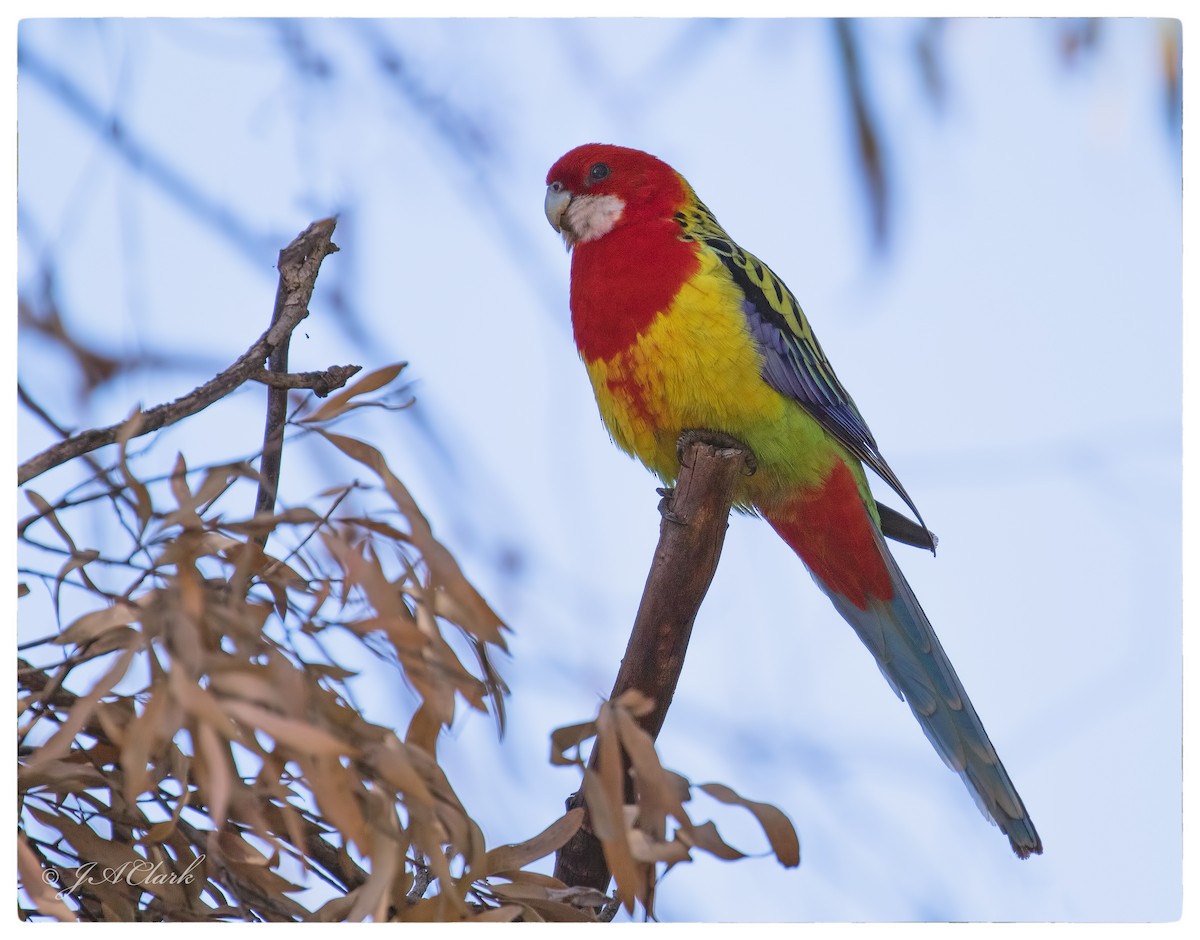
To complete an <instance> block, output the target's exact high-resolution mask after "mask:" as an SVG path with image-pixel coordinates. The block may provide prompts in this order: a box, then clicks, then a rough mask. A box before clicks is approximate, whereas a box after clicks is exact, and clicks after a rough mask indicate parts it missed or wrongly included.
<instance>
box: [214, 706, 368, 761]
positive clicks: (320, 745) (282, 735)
mask: <svg viewBox="0 0 1200 940" xmlns="http://www.w3.org/2000/svg"><path fill="white" fill-rule="evenodd" d="M222 706H223V707H224V709H225V711H226V712H227V713H228V714H229V715H231V716H232V717H233V718H235V719H237V720H238V721H240V722H242V724H244V725H246V726H247V727H249V728H253V729H257V730H260V731H265V732H266V733H267V734H269V735H270V736H271V737H272V738H274V739H275V741H276V742H277V743H279V744H283V745H286V746H287V747H289V748H291V749H292V750H293V751H295V752H297V753H298V754H312V755H327V756H335V757H341V756H346V757H355V756H357V754H358V748H356V747H355V746H354V745H352V744H349V743H347V742H345V741H342V740H341V739H339V738H337V737H335V736H334V735H332V734H330V733H329V732H328V731H326V730H324V729H323V728H318V727H316V726H315V725H310V724H308V723H307V722H303V721H297V720H296V719H294V718H288V717H286V716H284V715H280V714H279V713H277V712H273V711H270V710H269V709H266V708H262V707H260V706H258V705H254V704H252V703H250V702H240V701H236V700H226V701H225V702H223V703H222Z"/></svg>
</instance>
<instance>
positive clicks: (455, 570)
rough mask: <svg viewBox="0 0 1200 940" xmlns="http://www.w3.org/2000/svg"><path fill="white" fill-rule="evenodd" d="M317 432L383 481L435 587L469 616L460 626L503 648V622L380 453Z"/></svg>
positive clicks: (340, 437)
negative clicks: (405, 520) (442, 591)
mask: <svg viewBox="0 0 1200 940" xmlns="http://www.w3.org/2000/svg"><path fill="white" fill-rule="evenodd" d="M316 430H317V433H319V434H320V435H321V436H322V437H324V438H325V439H326V440H328V441H329V442H330V443H331V444H333V445H334V446H335V447H337V448H338V450H340V451H342V453H344V454H346V456H348V457H351V458H352V459H354V460H357V461H358V462H359V463H361V464H363V465H364V466H366V467H369V468H370V469H371V470H372V471H374V472H375V474H376V475H377V476H378V477H379V478H380V480H382V481H383V485H384V488H385V489H386V490H387V492H388V495H389V496H391V498H392V501H393V502H394V503H395V504H396V508H397V509H399V510H400V511H401V512H402V513H403V514H404V516H405V518H406V519H408V524H409V526H411V528H412V532H411V533H410V536H409V537H410V538H411V540H412V543H413V544H414V545H415V546H416V547H417V548H418V549H419V550H420V552H421V557H422V558H423V559H424V561H425V564H426V565H427V566H428V567H429V571H430V574H431V575H432V577H433V581H434V584H435V585H437V586H439V587H441V588H442V589H444V590H445V591H447V592H448V593H449V594H450V595H451V596H452V597H454V598H455V599H456V600H457V601H458V602H459V603H460V604H461V605H462V607H463V608H464V609H465V610H466V611H467V612H468V616H465V617H464V619H463V621H461V622H460V623H459V626H461V627H463V628H464V629H466V630H467V631H468V632H470V633H473V634H474V635H475V636H477V637H479V638H480V639H481V640H484V641H486V642H489V643H494V644H496V645H497V646H500V647H501V648H503V647H504V638H503V636H502V635H501V632H500V631H501V629H502V628H503V623H502V621H501V620H500V618H499V617H498V616H497V615H496V612H495V611H493V610H492V608H491V607H490V606H488V603H487V601H485V600H484V599H483V597H482V596H481V595H480V594H479V592H478V591H476V590H475V588H474V587H473V586H472V585H471V583H470V582H469V581H467V579H466V577H465V576H464V575H463V573H462V570H461V569H460V568H459V567H458V562H456V561H455V560H454V556H453V555H451V554H450V552H449V551H448V550H447V549H446V547H445V546H444V545H442V543H441V542H439V541H438V540H437V539H436V538H434V536H433V530H432V529H431V528H430V525H429V521H428V520H427V519H426V518H425V516H424V514H422V512H421V510H420V509H418V508H417V504H416V501H415V500H414V499H413V498H412V495H411V494H410V493H409V492H408V489H407V487H405V486H404V484H403V483H401V482H400V480H399V479H398V478H397V477H396V475H395V474H394V473H392V471H391V468H390V467H388V464H387V461H386V460H385V459H384V457H383V454H381V453H380V452H379V451H378V450H377V449H376V448H374V447H372V446H371V445H370V444H367V443H365V442H363V441H360V440H357V439H355V438H352V437H345V436H344V435H341V434H334V433H332V432H330V431H325V430H322V429H320V428H317V429H316Z"/></svg>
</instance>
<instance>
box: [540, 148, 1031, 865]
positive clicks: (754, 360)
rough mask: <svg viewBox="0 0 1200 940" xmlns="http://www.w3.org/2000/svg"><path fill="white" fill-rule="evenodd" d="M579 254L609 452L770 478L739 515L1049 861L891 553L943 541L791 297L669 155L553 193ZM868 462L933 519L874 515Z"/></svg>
mask: <svg viewBox="0 0 1200 940" xmlns="http://www.w3.org/2000/svg"><path fill="white" fill-rule="evenodd" d="M546 183H547V190H546V217H547V218H548V219H549V221H550V224H551V225H552V226H554V228H555V229H556V230H557V231H559V232H560V233H561V234H562V236H563V238H564V239H565V240H566V243H567V246H568V248H569V249H570V250H571V252H572V256H571V320H572V325H573V327H574V333H575V341H576V344H577V345H578V347H579V353H580V355H581V357H582V358H583V361H584V364H585V365H586V367H587V372H588V376H589V377H590V379H591V383H592V388H593V390H594V391H595V394H596V401H597V403H598V404H599V406H600V414H601V417H602V418H603V420H604V424H605V426H606V427H607V429H608V432H609V433H610V434H611V435H612V438H613V440H614V441H615V442H616V443H617V445H618V446H620V447H621V448H622V449H624V450H625V451H627V452H628V453H630V454H632V455H634V456H635V457H637V458H638V459H640V460H641V461H642V462H643V463H644V464H645V465H646V466H647V467H648V468H649V469H650V470H651V471H653V472H654V473H655V474H657V475H658V476H659V477H660V478H661V479H662V480H663V481H664V482H665V483H666V484H667V485H671V484H673V483H674V481H675V480H676V478H677V476H678V472H679V465H678V456H677V449H676V448H677V441H678V439H679V437H680V434H681V432H683V431H684V430H688V429H705V430H709V431H714V432H717V433H719V434H724V435H728V436H731V437H733V438H736V439H737V440H739V441H741V442H743V443H744V444H745V445H747V446H748V447H749V448H750V450H751V451H752V452H753V456H754V458H755V460H756V463H757V470H756V472H755V473H753V474H752V475H748V476H744V477H742V479H741V481H740V483H739V484H738V487H739V489H738V490H737V491H736V493H735V500H736V503H737V504H738V505H739V506H740V507H741V508H744V509H747V510H750V511H752V512H755V513H757V514H758V515H760V516H762V517H763V518H764V519H766V520H767V522H768V523H769V524H770V525H771V526H772V527H773V528H774V529H775V531H776V532H777V533H778V534H779V535H780V536H781V537H782V538H783V540H784V541H785V542H786V543H787V544H788V545H789V546H791V548H792V549H793V551H795V552H796V554H797V555H799V556H800V558H801V560H802V561H803V562H804V564H805V565H806V566H807V568H808V570H809V572H810V573H811V574H812V576H813V579H814V580H815V581H816V582H817V584H818V585H819V586H820V587H821V589H822V590H823V591H824V592H825V594H827V595H828V596H829V599H830V600H831V601H833V605H834V607H835V608H837V610H838V612H839V613H840V614H841V615H842V616H843V617H844V618H845V619H846V620H847V621H848V622H849V623H850V625H851V626H852V627H854V629H855V631H856V632H857V633H858V636H859V638H860V639H861V640H862V641H863V643H864V644H866V646H867V648H868V649H869V650H870V651H871V653H872V654H873V655H874V656H875V659H876V661H877V663H878V665H879V668H880V669H881V670H882V672H883V674H884V676H885V677H887V680H888V682H889V683H890V684H891V686H892V688H893V689H894V690H895V691H896V693H897V694H898V695H900V696H901V697H902V698H903V699H905V700H907V702H908V704H909V707H911V709H912V711H913V714H914V715H915V716H916V718H917V721H918V722H920V724H921V727H922V729H924V731H925V734H926V736H927V737H928V738H929V740H930V741H931V742H933V746H934V747H935V748H936V749H937V752H938V753H939V754H940V755H941V756H942V759H943V760H945V762H946V763H947V764H948V765H949V766H950V767H951V768H953V769H954V770H955V771H957V772H958V774H959V775H960V776H961V777H962V779H963V781H964V783H966V785H967V788H968V790H969V791H970V792H971V794H972V796H974V798H975V801H976V803H978V804H979V807H980V808H981V809H982V810H983V811H984V813H985V815H986V816H988V817H989V818H990V819H992V820H993V821H994V822H995V823H996V824H997V825H999V826H1000V828H1001V829H1002V830H1003V831H1004V833H1005V834H1006V835H1007V836H1008V839H1009V842H1010V843H1011V844H1012V848H1013V851H1014V852H1016V854H1017V855H1018V856H1020V857H1021V858H1027V857H1028V856H1029V855H1030V854H1032V853H1040V852H1041V851H1042V843H1041V839H1039V838H1038V834H1037V832H1036V831H1035V830H1034V828H1033V823H1032V821H1031V820H1030V818H1029V814H1028V813H1027V812H1026V811H1025V806H1024V804H1023V803H1022V802H1021V798H1020V796H1019V795H1018V794H1017V791H1016V789H1015V788H1014V787H1013V784H1012V781H1011V780H1009V777H1008V773H1007V772H1006V771H1005V769H1004V766H1003V765H1002V764H1001V763H1000V759H999V758H998V757H997V756H996V751H995V749H994V748H993V747H992V743H991V741H989V740H988V736H987V733H986V732H985V731H984V728H983V724H982V723H981V722H980V720H979V716H978V715H977V714H976V713H975V709H974V707H972V705H971V702H970V700H969V699H968V698H967V693H966V690H965V689H964V688H963V686H962V683H961V682H959V679H958V676H956V675H955V673H954V667H953V666H951V665H950V660H949V659H948V658H947V657H946V653H945V652H944V651H943V649H942V646H941V643H939V642H938V638H937V636H936V635H935V634H934V632H933V628H932V627H931V626H930V624H929V620H928V618H927V617H926V616H925V613H924V612H923V611H922V610H921V605H920V604H919V603H918V602H917V599H916V597H915V596H914V595H913V592H912V589H911V588H910V587H909V586H908V582H907V581H905V579H904V575H903V574H901V573H900V569H899V567H898V566H897V564H896V561H895V559H894V558H893V557H892V554H891V552H890V551H889V549H888V546H887V543H886V542H885V541H884V537H885V536H891V537H893V538H897V539H899V540H902V541H907V542H911V543H913V544H923V545H925V546H926V547H929V548H932V547H933V545H934V541H933V537H932V535H931V534H930V533H929V532H928V530H927V529H926V528H925V526H924V522H923V521H920V520H921V516H920V514H919V513H917V510H916V506H915V505H913V502H912V500H911V499H910V498H909V497H908V494H907V493H906V492H905V490H904V487H903V486H901V484H900V481H899V480H898V479H897V478H896V475H895V474H894V473H893V472H892V469H891V468H890V467H889V466H888V465H887V462H886V461H885V460H884V459H883V456H882V455H881V454H880V452H879V448H878V446H877V445H876V443H875V438H874V437H873V436H872V435H871V432H870V430H868V428H867V425H866V423H865V422H864V421H863V417H862V415H861V414H860V413H859V410H858V408H857V407H855V404H854V402H853V400H852V399H851V398H850V396H849V395H848V394H847V393H846V390H845V389H844V388H843V387H842V385H841V383H840V382H839V381H838V379H837V376H836V375H834V372H833V369H832V368H831V367H830V365H829V360H828V359H826V357H825V353H824V352H823V351H822V350H821V346H820V344H819V343H818V342H817V339H816V337H815V336H814V335H813V332H812V328H811V327H810V326H809V323H808V319H807V318H806V317H805V315H804V312H803V311H802V310H801V309H800V305H799V304H798V303H796V299H795V297H793V296H792V293H791V291H789V290H788V289H787V287H786V286H785V285H784V283H783V282H782V281H781V280H780V279H779V278H778V277H777V276H776V275H775V273H774V272H773V271H771V269H770V268H768V267H767V266H766V265H765V264H763V263H762V262H761V261H759V260H758V259H757V258H755V257H754V256H753V255H752V254H750V253H749V252H747V251H745V250H743V249H742V248H740V247H739V246H738V245H737V244H736V243H735V242H734V241H733V240H732V239H731V238H730V237H729V236H728V235H727V234H726V233H725V231H724V230H723V229H722V228H721V226H720V225H718V224H717V220H716V219H715V218H714V217H713V214H712V213H711V212H710V211H709V210H708V208H707V207H706V206H705V205H704V203H702V202H701V201H700V200H699V199H698V198H697V197H696V193H695V192H694V191H693V190H692V187H691V186H690V185H688V183H687V181H686V180H685V179H684V178H683V177H682V176H680V175H679V174H678V173H677V172H675V170H673V169H672V168H671V167H669V166H668V165H667V164H665V163H663V162H662V161H661V160H659V159H657V158H656V157H652V156H650V155H649V154H646V153H642V152H641V151H638V150H631V149H628V148H625V147H615V146H610V145H605V144H587V145H584V146H582V147H577V148H576V149H574V150H572V151H571V152H570V153H567V154H566V155H565V156H563V157H562V158H561V159H560V160H559V161H558V162H557V163H555V164H554V166H553V167H552V168H551V170H550V172H549V174H547V177H546ZM863 464H866V465H867V466H868V467H870V468H871V469H872V470H873V471H875V472H876V473H877V474H878V475H879V476H880V477H881V478H882V479H883V480H885V481H886V482H887V483H888V484H889V485H890V486H891V487H892V489H894V490H895V491H896V493H897V494H898V495H899V496H900V498H901V499H903V500H904V502H905V503H906V504H907V505H908V506H909V508H911V509H912V511H913V513H914V514H915V515H916V517H917V519H918V520H919V522H918V523H913V522H911V521H910V520H908V519H907V517H905V516H903V515H901V514H900V513H897V512H895V511H894V510H890V509H888V508H887V507H884V506H881V505H880V504H878V503H876V501H875V499H874V498H873V497H872V495H871V491H870V489H869V488H868V485H867V479H866V475H865V473H864V471H863Z"/></svg>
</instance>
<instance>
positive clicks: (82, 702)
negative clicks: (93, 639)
mask: <svg viewBox="0 0 1200 940" xmlns="http://www.w3.org/2000/svg"><path fill="white" fill-rule="evenodd" d="M133 654H134V650H132V649H127V650H125V651H124V652H123V653H121V654H120V655H119V656H118V657H117V658H116V660H115V662H113V664H112V665H111V666H110V667H109V668H108V671H107V672H105V673H104V675H103V676H101V677H100V679H99V680H98V681H97V682H96V684H95V685H94V686H92V688H91V690H90V691H89V692H88V693H87V694H86V695H81V696H80V697H79V698H78V699H76V700H75V704H74V705H72V706H71V710H70V712H68V713H67V719H66V721H64V722H63V723H62V725H60V726H59V729H58V730H57V731H56V732H54V734H53V735H51V737H50V740H48V741H47V742H46V743H45V744H43V745H42V746H41V747H39V748H38V749H37V750H36V751H35V752H34V753H33V756H32V757H31V758H30V759H29V766H30V767H38V766H40V765H41V764H42V763H43V762H45V761H50V760H56V759H58V758H60V757H62V756H63V755H65V754H66V753H67V752H68V751H69V750H70V749H71V745H72V743H73V742H74V740H75V736H76V735H77V734H79V732H80V731H82V730H83V728H84V726H85V725H86V724H87V723H88V719H90V718H91V717H92V712H94V711H95V709H96V706H97V705H99V703H100V700H101V699H102V698H104V696H106V695H108V693H109V692H111V691H112V688H113V686H115V685H116V684H117V683H118V682H120V681H121V680H122V679H123V678H125V673H127V672H128V671H129V665H130V663H132V662H133Z"/></svg>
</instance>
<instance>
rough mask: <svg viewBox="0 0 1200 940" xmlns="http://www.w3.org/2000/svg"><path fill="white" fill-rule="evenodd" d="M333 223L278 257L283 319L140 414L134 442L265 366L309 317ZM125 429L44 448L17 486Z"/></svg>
mask: <svg viewBox="0 0 1200 940" xmlns="http://www.w3.org/2000/svg"><path fill="white" fill-rule="evenodd" d="M335 224H336V220H334V219H323V220H321V221H319V222H314V223H313V224H312V225H310V226H309V227H308V228H307V229H305V230H304V231H303V232H301V233H300V234H299V235H297V236H296V238H295V239H294V240H293V241H292V243H291V244H290V245H288V247H287V248H285V249H284V250H283V251H282V252H280V255H279V292H278V294H277V298H276V309H277V310H281V315H280V316H279V317H277V318H276V319H275V320H274V321H273V322H272V324H271V328H270V329H268V330H267V331H266V332H265V333H263V335H262V336H260V337H259V338H258V339H257V340H256V341H255V343H254V345H253V346H251V347H250V348H249V349H247V350H246V351H245V352H244V353H243V354H242V355H241V356H240V357H239V358H238V359H237V361H236V362H234V363H233V365H231V366H230V367H229V368H228V369H226V370H225V371H224V372H222V373H220V374H219V375H217V376H215V377H214V378H212V379H209V381H207V382H205V383H204V384H203V385H201V386H199V387H197V388H194V389H192V391H190V392H188V393H187V394H186V395H184V396H182V397H180V398H177V399H175V401H172V402H166V403H164V404H161V405H157V406H155V407H154V408H151V409H150V410H149V411H143V412H141V413H140V424H139V425H138V428H137V431H136V432H135V434H134V436H135V437H140V436H141V435H143V434H149V433H151V432H152V431H157V430H160V429H161V428H164V427H166V426H167V425H170V424H174V423H175V422H176V421H180V420H182V419H183V418H186V417H188V416H190V415H194V414H196V413H197V412H199V411H203V410H204V409H205V408H207V407H208V406H209V405H211V404H212V403H213V402H215V401H217V400H218V399H220V398H223V397H225V396H226V395H228V394H229V393H230V392H232V391H233V390H234V389H236V388H238V387H239V386H240V385H242V384H243V383H244V382H245V381H246V380H247V379H250V378H251V377H253V376H254V375H255V374H256V373H258V372H260V371H261V370H262V366H263V362H264V361H265V360H266V358H267V357H268V356H269V355H270V354H271V352H272V351H273V350H274V349H276V348H277V347H278V346H279V345H280V344H281V343H283V342H284V341H285V340H286V339H287V338H288V337H289V336H290V335H291V333H292V330H294V329H295V328H296V326H297V325H298V324H299V323H300V321H301V320H303V319H304V317H305V316H307V315H308V301H309V298H310V297H311V296H312V290H313V283H314V282H315V281H316V278H317V271H318V270H319V268H320V266H321V261H322V260H323V259H324V257H325V256H326V255H327V254H329V253H331V252H334V251H337V246H336V245H334V244H333V242H332V241H330V238H331V237H332V235H333V227H334V225H335ZM280 296H282V297H283V303H282V305H281V304H280V301H279V297H280ZM124 424H125V422H124V421H122V422H120V423H119V424H113V425H110V426H108V427H106V428H93V429H92V430H89V431H82V432H80V433H78V434H74V435H72V436H71V437H68V438H67V439H66V440H65V441H60V442H59V443H57V444H54V445H53V446H51V447H47V448H46V449H45V450H44V451H42V452H41V453H40V454H37V455H36V456H34V457H31V458H30V459H29V460H27V461H25V462H24V463H22V464H20V465H19V466H18V467H17V484H18V485H22V484H25V483H28V482H29V481H30V480H32V479H33V478H34V477H36V476H39V475H40V474H42V473H45V472H46V471H47V470H50V469H52V468H53V467H57V466H59V465H60V464H64V463H66V462H67V461H69V460H74V459H75V458H76V457H80V456H82V455H83V454H88V453H91V452H92V451H94V450H96V449H97V448H100V447H104V446H106V445H108V444H113V443H116V440H117V435H118V434H119V433H120V431H121V428H122V426H123V425H124Z"/></svg>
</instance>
